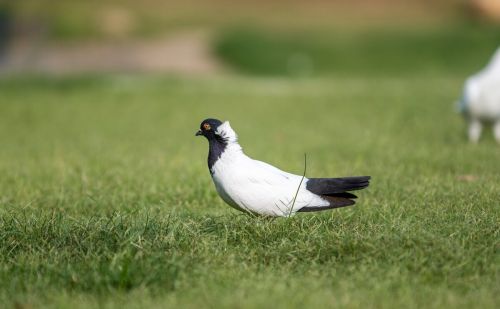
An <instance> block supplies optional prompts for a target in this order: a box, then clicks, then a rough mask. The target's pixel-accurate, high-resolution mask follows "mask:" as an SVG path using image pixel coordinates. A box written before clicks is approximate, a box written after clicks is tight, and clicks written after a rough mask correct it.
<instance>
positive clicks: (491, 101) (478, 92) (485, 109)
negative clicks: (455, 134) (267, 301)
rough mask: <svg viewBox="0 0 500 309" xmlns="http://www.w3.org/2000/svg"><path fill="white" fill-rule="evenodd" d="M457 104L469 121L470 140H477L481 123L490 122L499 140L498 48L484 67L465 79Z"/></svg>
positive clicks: (499, 65)
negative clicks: (461, 95) (462, 92)
mask: <svg viewBox="0 0 500 309" xmlns="http://www.w3.org/2000/svg"><path fill="white" fill-rule="evenodd" d="M459 104H460V110H461V111H462V112H463V113H464V114H465V115H466V116H467V119H468V121H469V139H470V140H471V141H473V142H477V141H478V140H479V138H480V136H481V131H482V127H483V124H484V123H485V122H490V123H493V131H494V135H495V139H496V140H497V141H498V142H500V48H499V49H498V50H497V52H496V53H495V55H494V56H493V58H492V60H491V61H490V63H489V64H488V65H487V66H486V68H484V69H483V70H482V71H480V72H479V73H477V74H475V75H473V76H471V77H470V78H468V79H467V81H466V82H465V86H464V94H463V97H462V99H461V101H460V103H459Z"/></svg>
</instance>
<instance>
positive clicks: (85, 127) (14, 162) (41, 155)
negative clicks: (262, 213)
mask: <svg viewBox="0 0 500 309" xmlns="http://www.w3.org/2000/svg"><path fill="white" fill-rule="evenodd" d="M462 79H463V77H462V76H458V75H456V74H455V75H453V74H449V75H447V74H435V75H432V76H427V77H426V78H419V77H414V78H411V77H410V78H404V79H402V78H396V77H394V78H391V77H386V78H377V79H372V78H369V77H355V76H351V77H349V78H323V79H308V80H303V79H292V80H286V79H253V78H243V77H241V78H235V77H232V78H218V79H211V80H206V79H192V78H191V79H176V78H166V77H129V76H109V77H79V78H66V79H58V78H51V79H46V78H34V77H32V78H29V77H24V78H21V77H20V78H15V79H10V80H5V79H4V80H2V81H0V141H1V144H2V147H1V151H0V175H2V176H1V177H0V303H2V304H4V305H7V306H9V305H16V306H18V307H29V306H34V307H39V306H51V307H76V308H87V307H96V306H101V307H106V308H116V307H123V306H126V307H137V308H139V307H166V306H170V307H188V308H189V307H192V308H194V307H199V306H202V307H214V308H218V307H244V308H256V307H280V308H289V307H297V308H298V307H300V308H303V307H312V306H317V307H332V306H342V307H350V308H365V307H376V308H387V307H403V306H404V307H409V308H417V307H431V308H432V307H434V308H438V307H444V306H448V307H459V308H460V307H461V308H468V307H479V308H496V307H498V304H499V303H500V297H499V295H500V288H499V284H498V283H499V279H500V254H499V250H500V241H499V239H500V237H499V236H500V235H499V233H500V228H499V227H500V209H499V207H498V201H499V200H500V192H499V190H498V184H499V183H500V166H499V165H498V157H499V155H500V147H498V145H496V144H495V143H494V142H493V139H492V137H491V134H487V135H486V136H485V137H484V138H483V140H482V141H481V143H480V144H478V145H471V144H468V143H467V142H466V139H465V132H464V131H465V125H464V123H463V121H462V119H461V118H460V117H459V115H457V114H454V112H453V105H452V102H453V100H455V98H456V97H457V96H458V94H459V92H460V87H461V83H462ZM206 117H219V118H222V119H230V120H231V123H232V126H233V127H234V128H235V129H236V130H237V132H238V133H239V135H240V141H241V143H242V145H243V147H244V149H245V150H246V152H247V153H248V154H249V155H251V156H253V157H255V158H259V159H261V160H264V161H267V162H270V163H272V164H275V165H277V166H279V167H281V168H283V169H285V170H288V171H291V172H295V173H297V174H301V173H302V171H303V157H302V156H303V153H307V154H308V155H307V164H308V166H307V175H308V176H315V177H326V176H342V175H361V174H363V175H364V174H369V175H372V177H373V181H372V185H371V187H370V188H369V189H367V190H365V191H363V192H362V193H361V194H360V199H359V203H358V204H357V205H356V206H355V207H350V208H344V209H339V210H334V211H328V212H323V213H316V214H302V215H297V216H296V217H293V218H291V219H288V220H287V219H282V220H281V219H278V220H265V219H259V218H252V217H248V216H246V215H243V214H240V213H238V212H236V211H235V210H233V209H232V208H230V207H228V206H227V205H225V204H224V203H223V202H222V201H221V199H220V198H219V197H218V196H217V195H216V192H215V189H214V186H213V184H212V183H211V180H210V176H209V173H208V171H207V168H206V152H207V145H206V142H205V141H204V140H202V139H197V138H195V137H194V132H195V131H196V129H197V128H198V125H199V122H200V121H201V120H202V119H204V118H206ZM463 175H469V181H465V180H463ZM466 178H467V177H466Z"/></svg>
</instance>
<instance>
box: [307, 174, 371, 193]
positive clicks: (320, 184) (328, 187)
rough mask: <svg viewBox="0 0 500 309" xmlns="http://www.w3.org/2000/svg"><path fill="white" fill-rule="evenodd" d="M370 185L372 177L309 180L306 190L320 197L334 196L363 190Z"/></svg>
mask: <svg viewBox="0 0 500 309" xmlns="http://www.w3.org/2000/svg"><path fill="white" fill-rule="evenodd" d="M369 184H370V176H357V177H344V178H309V180H308V181H307V184H306V189H307V190H309V191H311V192H312V193H315V194H319V195H333V194H336V193H344V192H346V191H354V190H361V189H364V188H366V187H368V185H369Z"/></svg>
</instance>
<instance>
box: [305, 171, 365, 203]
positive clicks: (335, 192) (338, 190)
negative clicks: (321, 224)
mask: <svg viewBox="0 0 500 309" xmlns="http://www.w3.org/2000/svg"><path fill="white" fill-rule="evenodd" d="M369 184H370V176H358V177H344V178H309V180H308V181H307V183H306V189H307V190H309V191H311V192H312V193H315V194H318V195H321V197H322V198H324V199H325V200H327V201H328V202H329V203H330V205H328V206H321V207H304V208H301V209H300V210H299V211H300V212H309V211H320V210H325V209H332V208H339V207H345V206H350V205H354V204H355V201H354V200H353V199H355V198H357V196H356V195H354V194H352V193H349V192H347V191H355V190H361V189H364V188H366V187H368V185H369Z"/></svg>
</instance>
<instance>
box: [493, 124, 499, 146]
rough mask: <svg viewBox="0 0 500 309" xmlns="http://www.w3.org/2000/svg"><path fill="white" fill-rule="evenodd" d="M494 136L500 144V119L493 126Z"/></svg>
mask: <svg viewBox="0 0 500 309" xmlns="http://www.w3.org/2000/svg"><path fill="white" fill-rule="evenodd" d="M493 135H495V139H496V140H497V142H498V143H500V119H498V120H497V121H496V122H495V124H494V125H493Z"/></svg>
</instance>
